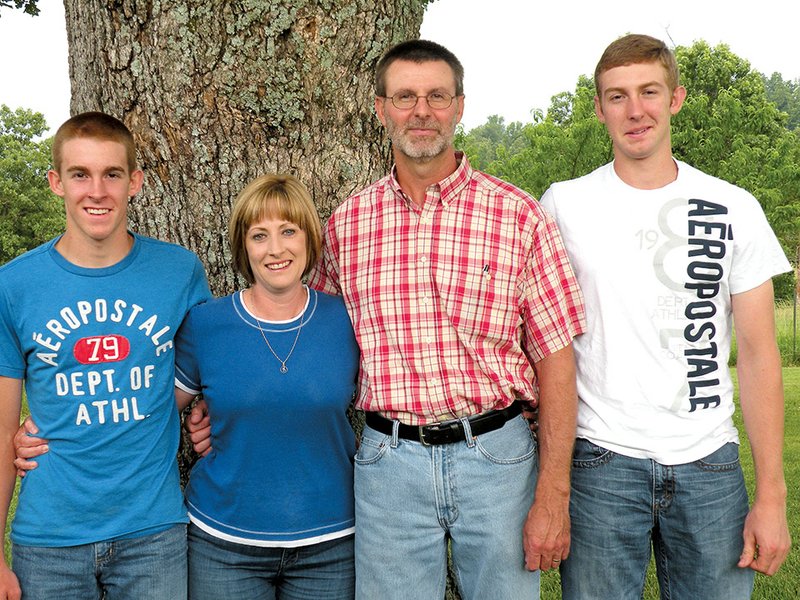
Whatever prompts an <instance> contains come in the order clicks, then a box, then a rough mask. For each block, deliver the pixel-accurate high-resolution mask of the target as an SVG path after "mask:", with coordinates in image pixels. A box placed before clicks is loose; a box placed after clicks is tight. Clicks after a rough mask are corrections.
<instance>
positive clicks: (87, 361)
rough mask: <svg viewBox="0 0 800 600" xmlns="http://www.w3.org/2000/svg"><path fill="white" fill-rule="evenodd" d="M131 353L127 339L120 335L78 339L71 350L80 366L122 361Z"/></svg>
mask: <svg viewBox="0 0 800 600" xmlns="http://www.w3.org/2000/svg"><path fill="white" fill-rule="evenodd" d="M130 352H131V344H130V342H129V341H128V338H126V337H124V336H121V335H98V336H93V337H85V338H81V339H79V340H78V341H77V342H76V343H75V347H74V348H73V349H72V353H73V354H74V355H75V359H76V360H77V361H78V362H79V363H81V364H82V365H97V364H101V363H109V362H117V361H119V360H124V359H125V358H127V357H128V354H130Z"/></svg>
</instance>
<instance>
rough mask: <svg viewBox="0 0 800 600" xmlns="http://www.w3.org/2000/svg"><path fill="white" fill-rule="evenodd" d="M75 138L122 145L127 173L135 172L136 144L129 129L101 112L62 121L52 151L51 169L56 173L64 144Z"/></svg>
mask: <svg viewBox="0 0 800 600" xmlns="http://www.w3.org/2000/svg"><path fill="white" fill-rule="evenodd" d="M75 138H93V139H96V140H101V141H107V142H118V143H120V144H122V145H123V146H125V155H126V157H127V160H128V171H129V172H130V173H133V172H134V171H135V170H136V144H135V143H134V141H133V134H131V131H130V129H128V128H127V127H126V126H125V124H124V123H123V122H122V121H120V120H119V119H116V118H115V117H112V116H111V115H107V114H105V113H101V112H85V113H81V114H79V115H75V116H74V117H72V118H71V119H68V120H66V121H64V123H63V124H62V125H61V127H59V128H58V131H56V135H55V138H53V150H52V153H53V168H54V169H55V170H56V172H58V173H60V172H61V162H62V160H63V156H62V150H63V148H64V144H65V143H67V142H68V141H70V140H72V139H75Z"/></svg>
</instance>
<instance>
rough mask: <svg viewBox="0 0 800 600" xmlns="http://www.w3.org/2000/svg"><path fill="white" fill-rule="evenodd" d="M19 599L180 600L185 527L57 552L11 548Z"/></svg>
mask: <svg viewBox="0 0 800 600" xmlns="http://www.w3.org/2000/svg"><path fill="white" fill-rule="evenodd" d="M12 553H13V566H14V573H16V575H17V578H18V579H19V584H20V586H21V587H22V598H23V599H24V600H53V599H54V598H58V599H59V600H91V599H93V598H97V599H98V600H99V599H103V600H142V598H159V600H160V599H164V600H186V525H183V524H181V525H175V526H173V527H170V528H169V529H166V530H164V531H160V532H158V533H154V534H152V535H145V536H141V537H135V538H126V539H121V540H115V541H113V542H97V543H94V544H83V545H81V546H68V547H63V548H42V547H38V546H21V545H19V544H14V547H13V550H12Z"/></svg>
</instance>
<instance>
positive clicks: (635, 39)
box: [594, 33, 680, 96]
mask: <svg viewBox="0 0 800 600" xmlns="http://www.w3.org/2000/svg"><path fill="white" fill-rule="evenodd" d="M651 62H660V63H661V66H663V67H664V70H665V71H666V73H667V86H668V87H669V89H670V91H672V90H674V89H675V88H677V87H678V86H679V85H680V73H679V71H678V63H677V61H676V60H675V55H674V54H673V53H672V50H670V49H669V48H667V45H666V44H665V43H664V42H662V41H661V40H659V39H657V38H654V37H650V36H649V35H641V34H636V33H631V34H628V35H626V36H623V37H621V38H619V39H618V40H615V41H613V42H611V44H609V46H608V48H606V49H605V52H603V56H601V57H600V61H599V62H598V63H597V67H595V70H594V87H595V90H596V91H597V95H598V96H600V94H601V90H600V75H602V74H603V73H605V72H606V71H608V70H609V69H614V68H616V67H624V66H626V65H635V64H640V63H651Z"/></svg>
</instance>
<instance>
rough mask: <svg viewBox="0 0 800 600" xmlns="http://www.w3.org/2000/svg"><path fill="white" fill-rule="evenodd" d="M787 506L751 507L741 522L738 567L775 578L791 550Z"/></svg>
mask: <svg viewBox="0 0 800 600" xmlns="http://www.w3.org/2000/svg"><path fill="white" fill-rule="evenodd" d="M791 543H792V542H791V537H790V536H789V525H788V523H787V522H786V506H785V505H784V504H783V503H780V502H779V503H776V505H775V506H770V507H768V506H765V505H763V504H759V502H758V499H756V501H755V502H754V503H753V506H752V507H751V509H750V513H749V514H748V515H747V519H745V522H744V550H743V551H742V556H741V557H740V558H739V565H738V566H739V567H741V568H746V567H749V568H751V569H753V570H754V571H758V572H759V573H763V574H764V575H775V573H777V572H778V569H779V568H780V566H781V565H782V564H783V561H784V560H786V556H787V555H788V554H789V548H790V547H791Z"/></svg>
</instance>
